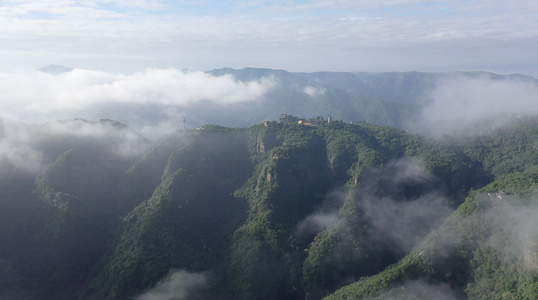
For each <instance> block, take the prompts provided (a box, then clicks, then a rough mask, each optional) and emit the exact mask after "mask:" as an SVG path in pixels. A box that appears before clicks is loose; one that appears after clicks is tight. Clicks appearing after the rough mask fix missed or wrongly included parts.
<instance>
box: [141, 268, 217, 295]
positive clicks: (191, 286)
mask: <svg viewBox="0 0 538 300" xmlns="http://www.w3.org/2000/svg"><path fill="white" fill-rule="evenodd" d="M206 285H207V279H206V276H205V275H204V274H200V273H190V272H187V271H176V272H174V273H172V274H171V275H170V276H168V277H167V278H166V279H165V280H164V281H162V282H161V283H159V284H157V286H155V287H154V288H153V289H151V290H150V291H148V292H146V293H144V294H143V295H140V296H138V297H136V300H172V299H176V300H184V299H189V297H191V296H192V294H193V293H195V292H196V291H197V290H199V289H201V288H204V287H205V286H206Z"/></svg>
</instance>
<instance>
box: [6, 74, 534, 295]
mask: <svg viewBox="0 0 538 300" xmlns="http://www.w3.org/2000/svg"><path fill="white" fill-rule="evenodd" d="M250 75H251V74H248V73H246V74H244V76H250ZM256 76H257V75H256ZM300 120H302V121H303V122H302V124H300V122H298V121H300ZM310 123H313V124H314V125H306V124H310ZM0 124H2V126H0V129H1V130H0V145H1V147H0V151H1V152H0V154H1V155H0V167H1V168H0V185H1V187H2V188H1V189H0V196H1V197H0V228H2V230H1V231H0V266H1V268H0V297H1V298H7V299H43V298H45V299H186V298H188V299H299V298H300V299H304V298H308V299H320V298H322V297H328V298H329V299H330V298H333V299H349V298H353V299H355V298H357V299H361V298H364V299H369V298H376V297H377V298H379V299H383V298H390V297H393V298H403V297H408V298H410V299H417V298H419V299H422V298H441V297H445V298H446V299H460V298H472V299H485V298H488V299H489V298H502V297H513V298H517V299H525V298H528V299H531V298H535V297H534V296H535V295H536V293H537V290H536V282H537V281H536V279H537V277H536V276H537V275H536V269H537V267H536V260H537V259H536V256H537V251H538V249H537V248H536V243H537V242H538V235H537V234H536V232H535V229H534V228H535V227H536V226H534V225H535V223H534V222H535V221H534V218H533V216H534V212H535V208H536V205H537V203H538V202H536V200H535V199H536V195H535V188H536V187H537V184H538V176H537V175H536V174H537V172H536V167H535V165H536V162H538V154H536V151H534V148H535V141H536V140H538V120H537V119H533V118H519V119H516V120H515V121H513V122H512V123H511V124H510V126H507V127H504V128H497V129H492V130H490V131H487V132H484V133H483V134H482V135H480V136H473V137H465V138H451V139H450V140H445V141H436V140H433V139H430V138H426V137H421V136H417V135H412V134H409V133H407V132H405V131H402V130H399V129H396V128H393V127H388V126H380V125H373V124H368V123H365V122H359V123H354V124H349V123H346V122H342V121H335V120H331V122H328V120H322V119H321V118H318V119H316V118H315V117H314V120H308V119H302V118H299V117H296V116H293V115H287V116H286V117H285V118H282V119H280V118H279V119H278V121H268V122H264V123H261V124H257V125H254V126H251V127H248V128H230V127H222V126H217V125H206V126H203V127H201V128H199V129H198V130H187V131H177V132H174V133H172V134H170V135H167V136H164V137H162V138H161V139H159V140H158V141H156V142H150V141H148V140H147V139H145V138H143V137H142V136H140V135H138V134H136V133H135V132H134V131H132V130H130V129H129V128H128V127H127V126H125V125H123V124H121V123H119V122H116V121H112V120H101V121H97V122H92V121H85V120H81V119H77V120H68V121H58V122H51V123H47V124H44V125H25V124H20V123H10V122H7V121H2V123H0ZM441 299H443V298H441Z"/></svg>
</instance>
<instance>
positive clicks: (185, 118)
mask: <svg viewBox="0 0 538 300" xmlns="http://www.w3.org/2000/svg"><path fill="white" fill-rule="evenodd" d="M186 123H187V117H185V116H184V117H183V131H185V124H186Z"/></svg>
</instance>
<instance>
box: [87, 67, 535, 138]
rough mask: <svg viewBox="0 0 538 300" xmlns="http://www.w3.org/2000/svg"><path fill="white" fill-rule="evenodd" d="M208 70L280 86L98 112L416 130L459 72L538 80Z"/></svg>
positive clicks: (155, 118) (150, 118)
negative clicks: (223, 98) (242, 97)
mask: <svg viewBox="0 0 538 300" xmlns="http://www.w3.org/2000/svg"><path fill="white" fill-rule="evenodd" d="M208 73H209V74H212V75H215V76H223V75H232V76H234V78H235V79H236V80H239V81H241V82H244V83H246V82H251V81H255V80H261V79H262V78H271V79H273V80H274V82H276V85H275V86H274V87H273V88H272V89H271V90H270V91H269V92H268V93H267V94H265V96H264V97H263V98H261V99H258V100H257V101H250V102H242V103H235V104H226V106H225V107H221V106H219V105H212V104H211V103H198V104H194V105H189V106H174V105H162V104H153V105H147V104H144V105H136V104H121V105H120V104H115V105H111V106H108V107H100V108H99V109H98V110H97V111H96V115H97V114H98V115H99V116H100V117H103V116H104V117H107V118H111V119H116V120H119V121H121V122H124V123H127V124H130V125H131V126H133V127H135V128H136V127H139V126H140V125H141V124H140V122H147V124H146V125H147V126H149V125H152V124H153V125H155V124H158V123H159V121H162V120H163V119H165V118H167V115H166V113H165V112H166V111H177V112H181V115H183V116H186V119H187V125H188V127H189V128H194V127H200V126H202V125H205V124H217V125H222V126H231V127H249V126H252V125H254V124H258V123H261V122H263V121H267V120H278V118H279V116H280V114H282V113H287V114H291V115H297V116H304V117H317V116H322V117H324V118H326V117H327V116H328V115H331V116H332V117H333V119H335V120H341V121H344V122H362V121H365V122H368V123H371V124H376V125H386V126H393V127H396V128H399V129H406V130H413V129H414V128H415V127H416V126H417V124H416V121H417V118H418V116H419V115H420V112H421V109H422V107H423V106H424V105H426V104H428V101H430V100H431V99H430V97H429V96H430V93H431V92H432V90H433V89H434V88H435V87H436V84H437V83H438V82H439V81H440V80H443V79H446V78H452V77H456V76H460V77H464V78H487V79H491V80H496V81H504V80H517V81H523V82H531V83H533V84H538V80H536V79H535V78H533V77H530V76H526V75H520V74H511V75H497V74H493V73H488V72H452V73H421V72H404V73H402V72H388V73H364V72H362V73H351V72H315V73H292V72H287V71H284V70H272V69H256V68H246V69H240V70H236V69H217V70H212V71H208ZM129 116H136V118H132V117H129ZM181 121H182V120H177V127H178V128H181V127H182V124H181Z"/></svg>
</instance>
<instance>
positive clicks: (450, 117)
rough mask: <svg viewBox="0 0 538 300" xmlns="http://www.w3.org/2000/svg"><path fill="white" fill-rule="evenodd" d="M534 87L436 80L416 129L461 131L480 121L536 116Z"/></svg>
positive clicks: (516, 82) (500, 122)
mask: <svg viewBox="0 0 538 300" xmlns="http://www.w3.org/2000/svg"><path fill="white" fill-rule="evenodd" d="M537 100H538V86H537V85H536V83H535V82H532V81H522V80H516V79H507V80H496V79H493V78H491V77H485V76H482V77H476V78H473V77H469V76H461V75H455V76H451V77H449V78H445V79H442V80H439V81H438V82H437V86H436V88H435V89H434V90H433V92H432V93H431V95H430V96H429V99H428V101H429V103H428V104H426V106H425V107H424V108H423V109H422V111H421V115H420V121H419V122H420V123H419V127H420V131H421V132H422V133H427V134H431V135H441V134H461V133H464V132H465V131H466V130H468V129H470V128H472V127H473V126H475V125H479V124H483V123H484V122H489V123H491V126H502V125H504V124H506V123H508V122H509V121H510V120H511V119H513V118H517V117H521V116H536V115H538V101H537Z"/></svg>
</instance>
